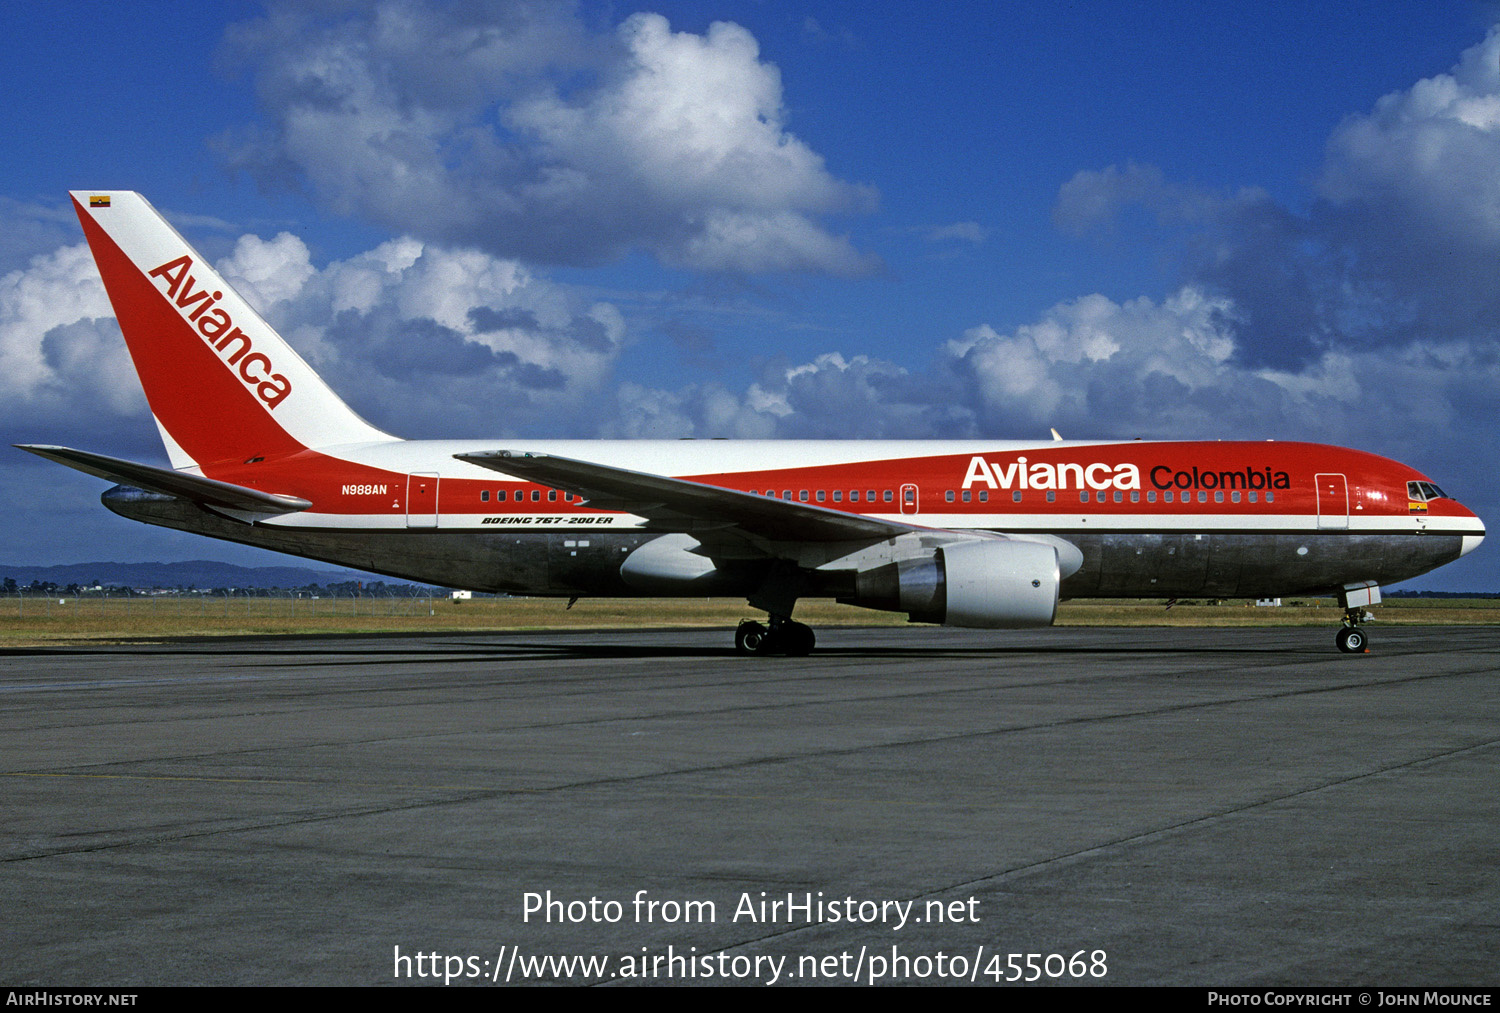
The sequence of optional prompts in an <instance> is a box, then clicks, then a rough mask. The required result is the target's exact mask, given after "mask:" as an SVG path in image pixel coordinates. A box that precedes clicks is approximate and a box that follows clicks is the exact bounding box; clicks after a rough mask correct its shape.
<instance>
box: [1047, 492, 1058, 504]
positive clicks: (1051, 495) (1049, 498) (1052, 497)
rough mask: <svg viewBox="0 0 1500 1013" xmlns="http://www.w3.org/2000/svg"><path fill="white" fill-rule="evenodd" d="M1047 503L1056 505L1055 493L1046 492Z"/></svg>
mask: <svg viewBox="0 0 1500 1013" xmlns="http://www.w3.org/2000/svg"><path fill="white" fill-rule="evenodd" d="M1047 502H1048V503H1056V502H1057V493H1055V492H1048V493H1047Z"/></svg>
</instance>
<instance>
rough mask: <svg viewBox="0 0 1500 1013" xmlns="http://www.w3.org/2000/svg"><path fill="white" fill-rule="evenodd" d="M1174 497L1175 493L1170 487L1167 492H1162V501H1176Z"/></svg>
mask: <svg viewBox="0 0 1500 1013" xmlns="http://www.w3.org/2000/svg"><path fill="white" fill-rule="evenodd" d="M1174 499H1175V494H1174V493H1173V492H1172V490H1171V489H1168V490H1167V491H1166V492H1164V493H1162V494H1161V501H1162V502H1163V503H1171V502H1173V501H1174Z"/></svg>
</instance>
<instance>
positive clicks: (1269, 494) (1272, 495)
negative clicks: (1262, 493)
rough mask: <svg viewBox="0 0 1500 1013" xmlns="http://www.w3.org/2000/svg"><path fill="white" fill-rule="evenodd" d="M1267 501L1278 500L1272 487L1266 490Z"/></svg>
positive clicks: (1273, 501)
mask: <svg viewBox="0 0 1500 1013" xmlns="http://www.w3.org/2000/svg"><path fill="white" fill-rule="evenodd" d="M1266 502H1267V503H1275V502H1276V494H1275V493H1274V492H1272V491H1271V490H1270V489H1267V490H1266Z"/></svg>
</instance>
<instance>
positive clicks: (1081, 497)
mask: <svg viewBox="0 0 1500 1013" xmlns="http://www.w3.org/2000/svg"><path fill="white" fill-rule="evenodd" d="M1088 501H1089V491H1088V490H1087V489H1085V490H1083V492H1081V493H1079V494H1078V502H1080V503H1087V502H1088Z"/></svg>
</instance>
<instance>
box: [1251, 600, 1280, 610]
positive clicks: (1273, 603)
mask: <svg viewBox="0 0 1500 1013" xmlns="http://www.w3.org/2000/svg"><path fill="white" fill-rule="evenodd" d="M1255 604H1256V605H1264V606H1269V607H1277V608H1279V607H1280V606H1281V599H1280V598H1257V599H1255Z"/></svg>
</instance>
